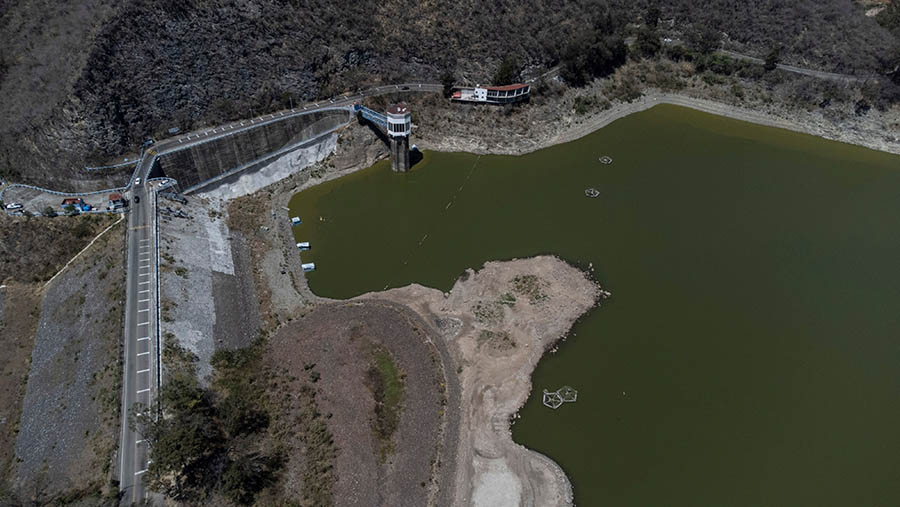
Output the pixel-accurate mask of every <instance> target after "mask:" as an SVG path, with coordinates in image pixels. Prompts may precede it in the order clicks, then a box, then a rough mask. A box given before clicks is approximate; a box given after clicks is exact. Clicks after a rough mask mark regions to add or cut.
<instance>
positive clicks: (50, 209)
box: [44, 206, 56, 217]
mask: <svg viewBox="0 0 900 507" xmlns="http://www.w3.org/2000/svg"><path fill="white" fill-rule="evenodd" d="M44 216H45V217H55V216H56V210H55V209H53V206H47V207H46V208H44Z"/></svg>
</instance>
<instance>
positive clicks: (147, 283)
mask: <svg viewBox="0 0 900 507" xmlns="http://www.w3.org/2000/svg"><path fill="white" fill-rule="evenodd" d="M138 285H150V281H149V280H148V281H146V282H138Z"/></svg>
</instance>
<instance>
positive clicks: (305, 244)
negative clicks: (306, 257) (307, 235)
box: [297, 241, 309, 250]
mask: <svg viewBox="0 0 900 507" xmlns="http://www.w3.org/2000/svg"><path fill="white" fill-rule="evenodd" d="M297 248H299V249H300V250H309V241H301V242H300V243H297Z"/></svg>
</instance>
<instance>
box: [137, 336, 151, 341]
mask: <svg viewBox="0 0 900 507" xmlns="http://www.w3.org/2000/svg"><path fill="white" fill-rule="evenodd" d="M149 339H150V337H149V336H145V337H143V338H138V339H137V341H139V342H142V341H144V340H149Z"/></svg>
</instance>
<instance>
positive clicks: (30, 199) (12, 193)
mask: <svg viewBox="0 0 900 507" xmlns="http://www.w3.org/2000/svg"><path fill="white" fill-rule="evenodd" d="M102 188H103V187H102V186H100V187H94V188H91V189H90V191H93V190H96V189H102ZM54 190H55V189H54ZM122 195H123V196H125V197H126V198H128V199H130V197H129V196H130V193H123V194H122ZM79 197H80V198H81V199H82V200H84V202H86V203H87V204H90V205H91V207H93V208H94V209H99V210H106V208H107V206H109V193H106V192H104V193H101V194H91V195H83V196H79ZM63 199H65V197H64V196H61V195H58V194H51V193H49V192H41V191H39V190H34V189H31V188H25V187H16V186H11V187H10V188H8V189H7V190H6V191H5V192H4V193H3V202H5V203H11V202H17V203H20V204H22V206H23V209H22V211H28V212H30V213H35V214H37V213H43V212H44V210H45V209H46V208H47V207H48V206H49V207H51V208H53V209H54V210H56V212H57V213H65V210H63V209H62V202H63Z"/></svg>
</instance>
